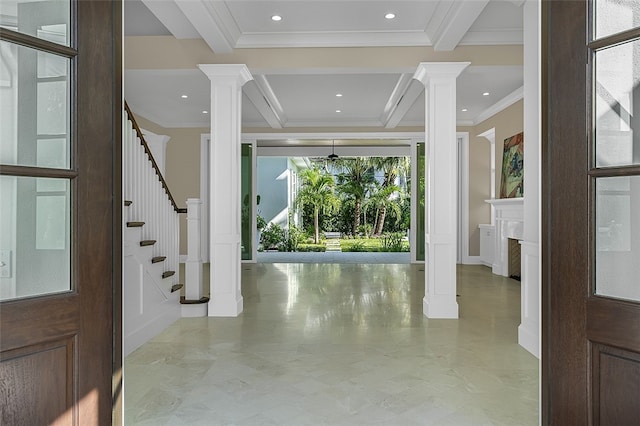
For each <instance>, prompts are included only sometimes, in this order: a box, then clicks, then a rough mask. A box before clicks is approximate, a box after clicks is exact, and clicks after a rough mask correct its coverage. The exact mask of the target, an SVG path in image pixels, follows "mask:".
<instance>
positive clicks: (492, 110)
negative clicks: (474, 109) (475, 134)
mask: <svg viewBox="0 0 640 426" xmlns="http://www.w3.org/2000/svg"><path fill="white" fill-rule="evenodd" d="M523 98H524V86H522V87H519V88H517V89H516V90H514V91H513V92H511V93H510V94H508V95H507V96H505V97H504V98H502V99H500V100H499V101H498V102H496V103H495V104H493V105H491V106H490V107H489V108H487V109H486V110H484V111H483V112H481V113H480V114H478V116H477V117H476V118H475V120H473V121H474V126H477V125H478V124H480V123H482V122H483V121H485V120H487V119H489V118H491V117H493V116H494V115H496V114H497V113H499V112H501V111H503V110H505V109H507V108H508V107H510V106H511V105H513V104H515V103H516V102H518V101H519V100H521V99H523Z"/></svg>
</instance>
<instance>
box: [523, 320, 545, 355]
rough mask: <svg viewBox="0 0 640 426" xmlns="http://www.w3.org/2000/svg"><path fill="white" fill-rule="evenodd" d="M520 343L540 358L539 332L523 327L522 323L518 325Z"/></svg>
mask: <svg viewBox="0 0 640 426" xmlns="http://www.w3.org/2000/svg"><path fill="white" fill-rule="evenodd" d="M518 344H519V345H520V346H522V347H523V348H525V349H526V350H527V351H529V352H530V353H531V354H532V355H533V356H535V357H536V358H538V359H540V339H539V336H538V334H536V333H533V332H532V331H531V330H529V329H527V328H526V327H523V325H522V324H520V326H519V327H518Z"/></svg>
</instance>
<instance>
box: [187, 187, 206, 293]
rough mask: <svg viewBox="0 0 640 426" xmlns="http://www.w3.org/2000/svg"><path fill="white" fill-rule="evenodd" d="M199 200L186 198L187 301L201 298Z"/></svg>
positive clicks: (200, 203)
mask: <svg viewBox="0 0 640 426" xmlns="http://www.w3.org/2000/svg"><path fill="white" fill-rule="evenodd" d="M201 209H202V202H201V201H200V199H199V198H187V261H186V262H185V275H184V276H185V279H184V282H185V291H184V296H185V299H187V300H200V298H202V296H203V294H202V256H201V250H200V212H201Z"/></svg>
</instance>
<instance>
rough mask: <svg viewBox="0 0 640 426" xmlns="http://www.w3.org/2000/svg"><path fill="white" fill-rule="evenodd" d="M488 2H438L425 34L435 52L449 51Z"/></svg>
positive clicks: (458, 41)
mask: <svg viewBox="0 0 640 426" xmlns="http://www.w3.org/2000/svg"><path fill="white" fill-rule="evenodd" d="M488 3H489V0H476V1H460V2H440V3H439V4H438V8H437V10H436V13H435V14H434V18H433V19H432V21H431V22H430V23H429V26H428V27H427V34H428V35H429V38H430V39H431V41H432V42H433V49H434V50H435V51H451V50H453V49H455V48H456V46H458V43H460V40H462V38H463V37H464V35H465V34H466V33H467V31H469V28H471V26H472V25H473V23H474V22H475V21H476V19H478V16H480V14H481V13H482V11H483V10H484V8H485V6H486V5H487V4H488Z"/></svg>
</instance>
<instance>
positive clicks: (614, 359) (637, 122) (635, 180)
mask: <svg viewBox="0 0 640 426" xmlns="http://www.w3.org/2000/svg"><path fill="white" fill-rule="evenodd" d="M542 16H543V26H542V28H543V30H542V34H543V54H542V59H543V66H542V69H543V93H542V96H543V101H542V105H543V174H542V180H543V182H542V185H543V188H542V189H543V207H542V210H543V227H542V229H543V234H542V235H543V294H542V309H543V316H542V322H543V351H542V365H543V371H542V378H543V380H542V409H543V412H542V416H543V417H542V424H557V425H568V424H580V425H583V424H595V425H637V424H640V278H639V277H640V137H639V135H640V89H639V87H640V6H639V3H638V2H637V1H618V0H589V1H587V0H575V1H545V2H544V3H543V13H542Z"/></svg>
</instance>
